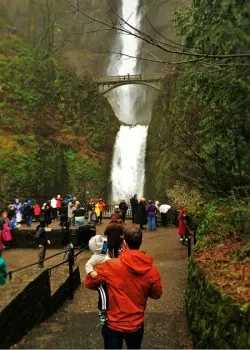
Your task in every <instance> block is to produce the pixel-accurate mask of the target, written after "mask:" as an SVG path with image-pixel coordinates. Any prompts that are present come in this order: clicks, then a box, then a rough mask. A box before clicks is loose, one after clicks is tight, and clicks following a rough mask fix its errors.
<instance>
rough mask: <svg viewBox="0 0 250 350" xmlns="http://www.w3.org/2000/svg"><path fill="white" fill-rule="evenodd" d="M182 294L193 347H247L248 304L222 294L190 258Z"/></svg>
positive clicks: (249, 333)
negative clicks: (184, 291)
mask: <svg viewBox="0 0 250 350" xmlns="http://www.w3.org/2000/svg"><path fill="white" fill-rule="evenodd" d="M186 298H187V315H188V322H189V327H190V330H191V332H192V335H193V340H194V347H195V348H196V349H248V348H250V304H243V305H240V304H239V303H237V301H236V300H234V299H233V298H232V297H230V296H229V295H226V294H223V293H222V292H221V291H220V290H218V289H217V287H216V286H215V285H214V284H212V283H210V282H209V281H208V280H207V279H206V276H205V274H204V273H203V271H202V268H201V266H200V265H199V264H198V263H196V262H194V261H192V260H191V261H190V263H189V269H188V281H187V288H186Z"/></svg>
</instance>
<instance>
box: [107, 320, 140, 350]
mask: <svg viewBox="0 0 250 350" xmlns="http://www.w3.org/2000/svg"><path fill="white" fill-rule="evenodd" d="M143 332H144V326H143V325H142V326H141V328H139V329H138V331H136V332H133V333H127V332H118V331H115V330H113V329H111V328H109V327H107V326H103V327H102V336H103V339H104V349H122V344H123V339H124V340H125V342H126V345H127V348H128V349H140V348H141V342H142V338H143Z"/></svg>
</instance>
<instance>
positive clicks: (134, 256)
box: [120, 249, 153, 275]
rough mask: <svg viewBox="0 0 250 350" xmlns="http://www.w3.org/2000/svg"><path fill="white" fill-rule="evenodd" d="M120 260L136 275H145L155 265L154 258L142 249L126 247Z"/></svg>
mask: <svg viewBox="0 0 250 350" xmlns="http://www.w3.org/2000/svg"><path fill="white" fill-rule="evenodd" d="M120 260H121V263H122V264H125V265H126V266H127V268H128V269H129V271H130V272H132V273H133V274H134V275H145V273H147V272H148V271H149V270H150V269H151V267H152V265H153V258H152V257H151V256H149V255H147V254H146V253H144V252H142V251H140V250H130V249H125V250H123V252H122V253H121V255H120Z"/></svg>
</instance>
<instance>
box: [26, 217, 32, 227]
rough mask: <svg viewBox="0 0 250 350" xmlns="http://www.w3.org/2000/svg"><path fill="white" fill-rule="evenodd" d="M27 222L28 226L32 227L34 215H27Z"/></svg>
mask: <svg viewBox="0 0 250 350" xmlns="http://www.w3.org/2000/svg"><path fill="white" fill-rule="evenodd" d="M26 224H27V226H28V227H30V226H31V224H32V215H30V216H29V215H27V216H26Z"/></svg>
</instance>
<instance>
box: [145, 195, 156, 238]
mask: <svg viewBox="0 0 250 350" xmlns="http://www.w3.org/2000/svg"><path fill="white" fill-rule="evenodd" d="M146 210H147V217H148V229H149V230H150V231H155V230H156V215H157V208H156V205H155V204H154V203H152V201H150V200H149V201H148V205H147V209H146Z"/></svg>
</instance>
